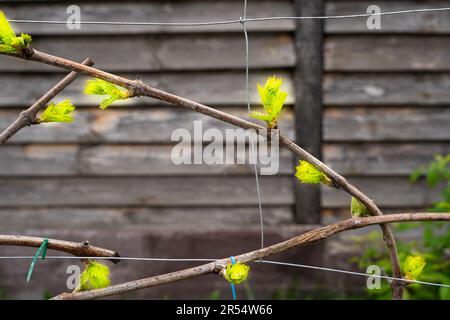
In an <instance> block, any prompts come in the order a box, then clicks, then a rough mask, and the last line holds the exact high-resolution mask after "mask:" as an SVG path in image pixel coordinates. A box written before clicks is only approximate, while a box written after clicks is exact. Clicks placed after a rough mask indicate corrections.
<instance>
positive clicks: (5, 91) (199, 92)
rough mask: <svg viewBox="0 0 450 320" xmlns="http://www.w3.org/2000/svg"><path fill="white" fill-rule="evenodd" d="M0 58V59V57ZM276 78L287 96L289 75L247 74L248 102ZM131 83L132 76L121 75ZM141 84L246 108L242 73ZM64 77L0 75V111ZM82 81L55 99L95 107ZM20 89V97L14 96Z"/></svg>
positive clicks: (170, 75)
mask: <svg viewBox="0 0 450 320" xmlns="http://www.w3.org/2000/svg"><path fill="white" fill-rule="evenodd" d="M0 58H1V57H0ZM273 74H276V75H277V76H279V77H282V78H283V79H284V83H283V89H284V90H286V91H288V92H289V93H292V92H294V91H293V90H292V78H291V76H290V72H286V71H283V70H270V71H260V72H256V71H255V72H251V75H250V84H251V88H250V89H251V92H250V93H251V94H250V101H251V102H252V103H253V104H255V105H260V100H259V95H258V92H257V90H256V83H257V82H265V80H266V78H267V77H269V76H271V75H273ZM122 75H124V76H126V77H129V78H131V79H135V78H136V74H127V73H125V74H122ZM139 76H141V78H142V80H143V81H145V82H147V83H148V84H150V85H152V86H155V87H156V88H158V89H162V90H165V91H168V92H171V93H175V94H177V95H180V96H182V97H184V98H189V99H193V100H196V101H198V102H202V103H205V104H208V105H244V104H246V93H245V73H244V72H236V71H214V72H180V73H176V72H164V73H140V74H139ZM63 77H64V74H48V73H42V74H41V73H31V74H18V73H0V84H1V86H0V107H13V106H20V107H24V106H27V105H30V104H32V103H33V102H34V101H35V100H36V99H37V98H39V97H40V96H41V95H42V94H44V93H45V92H46V91H47V90H48V89H49V88H51V87H52V86H53V85H54V84H55V83H57V82H58V81H60V80H61V79H62V78H63ZM86 79H87V78H86V77H80V78H79V79H77V80H75V81H74V83H73V84H71V85H70V86H69V87H68V88H66V89H65V90H64V92H62V93H61V94H60V95H59V96H58V100H59V99H65V98H71V99H72V101H73V103H74V104H75V105H76V106H97V105H99V103H100V101H101V99H100V98H98V97H93V96H88V95H85V94H83V89H84V86H85V82H86ZM18 88H20V94H18ZM293 102H294V97H293V94H290V96H288V98H287V104H292V103H293ZM158 104H159V105H161V102H160V101H158V100H156V99H150V98H144V97H142V98H135V99H131V100H127V101H126V102H125V103H123V102H122V103H117V104H115V105H117V106H123V105H141V106H142V105H144V106H147V105H158Z"/></svg>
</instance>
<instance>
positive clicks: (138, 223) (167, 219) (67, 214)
mask: <svg viewBox="0 0 450 320" xmlns="http://www.w3.org/2000/svg"><path fill="white" fill-rule="evenodd" d="M0 219H1V221H2V223H1V224H0V230H1V232H12V231H14V232H20V233H22V232H24V231H26V230H30V229H40V228H42V229H61V230H80V229H96V230H114V229H121V230H130V229H133V228H136V229H139V228H142V227H143V226H153V227H161V228H168V227H172V226H174V225H176V226H178V227H182V226H183V227H187V228H189V227H191V228H192V227H196V226H198V225H199V224H201V225H202V226H204V227H236V226H238V225H239V226H258V225H259V211H258V207H257V206H253V207H252V206H249V207H233V208H217V207H187V208H170V207H169V208H139V207H129V208H44V209H40V208H37V209H30V208H28V209H27V208H22V209H20V208H19V209H17V208H6V209H2V210H1V212H0ZM293 222H294V213H293V209H292V208H291V207H289V206H286V207H266V208H264V224H265V226H268V227H271V226H281V225H289V224H292V223H293Z"/></svg>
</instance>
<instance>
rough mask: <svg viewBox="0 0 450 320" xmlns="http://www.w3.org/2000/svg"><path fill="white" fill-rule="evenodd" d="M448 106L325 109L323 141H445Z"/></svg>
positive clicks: (447, 137) (448, 136) (449, 115)
mask: <svg viewBox="0 0 450 320" xmlns="http://www.w3.org/2000/svg"><path fill="white" fill-rule="evenodd" d="M449 123H450V109H449V108H421V109H415V108H406V107H405V108H376V109H373V108H371V109H369V108H346V109H342V108H328V109H327V110H326V111H325V119H324V136H325V139H326V140H327V141H405V140H410V141H411V140H417V141H432V140H434V141H439V140H441V141H449V140H450V129H449Z"/></svg>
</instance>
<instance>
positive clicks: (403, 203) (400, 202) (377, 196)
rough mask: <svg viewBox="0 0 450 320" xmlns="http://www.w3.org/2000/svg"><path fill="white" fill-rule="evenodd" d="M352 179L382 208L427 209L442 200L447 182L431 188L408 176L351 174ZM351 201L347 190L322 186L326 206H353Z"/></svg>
mask: <svg viewBox="0 0 450 320" xmlns="http://www.w3.org/2000/svg"><path fill="white" fill-rule="evenodd" d="M349 181H350V182H351V183H353V184H355V185H356V186H357V187H358V188H360V189H361V190H362V191H363V192H365V193H366V194H367V195H368V196H369V197H370V198H371V199H372V200H374V201H375V203H376V204H377V205H379V206H380V207H382V208H395V207H397V208H402V209H404V208H405V207H408V208H415V207H421V208H423V207H428V206H430V204H432V203H434V202H437V201H440V200H441V199H442V196H441V195H440V190H442V187H443V185H439V186H437V187H436V188H430V187H427V186H426V185H425V183H423V182H422V183H417V184H411V183H409V181H408V178H406V177H389V178H385V177H370V178H366V177H351V178H349ZM350 201H351V197H350V196H349V195H347V194H345V193H344V192H336V190H333V189H330V188H327V187H323V188H322V207H323V208H337V207H342V208H349V207H350Z"/></svg>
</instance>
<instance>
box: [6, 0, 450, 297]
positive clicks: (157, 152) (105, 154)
mask: <svg viewBox="0 0 450 320" xmlns="http://www.w3.org/2000/svg"><path fill="white" fill-rule="evenodd" d="M312 3H315V4H314V5H312ZM317 3H320V4H321V5H323V9H321V8H320V7H321V5H317ZM72 4H76V5H79V6H80V8H81V18H82V20H83V21H139V22H144V21H146V22H162V21H164V22H183V21H214V20H230V19H231V20H233V19H238V18H239V17H240V16H242V10H243V1H237V0H232V1H230V0H223V1H222V0H218V1H206V0H205V1H201V0H186V1H182V0H173V1H124V0H122V1H115V0H109V1H106V0H102V1H89V0H86V1H77V2H73V1H71V2H67V1H59V0H53V1H50V0H48V1H25V0H23V1H22V0H16V1H2V2H1V4H0V10H3V11H4V12H5V14H6V16H7V17H8V18H10V19H33V20H66V18H67V16H68V15H67V13H66V9H67V7H68V6H69V5H72ZM371 4H377V5H379V6H380V8H381V10H382V11H396V10H407V9H418V8H433V7H449V6H450V1H438V0H436V1H377V2H376V3H374V1H349V0H326V1H321V0H320V1H319V0H318V1H316V0H314V1H312V0H311V1H310V0H295V1H287V0H286V1H285V0H277V1H275V0H259V1H252V0H250V1H249V4H248V10H247V15H248V17H265V16H298V15H308V14H311V13H312V14H313V15H317V14H316V13H317V10H321V11H322V14H326V15H342V14H353V13H365V12H366V10H367V7H368V6H369V5H371ZM308 24H309V25H308ZM322 27H323V32H322V31H321V28H322ZM14 28H15V30H16V31H17V32H26V33H30V34H31V35H32V36H33V43H32V45H33V47H35V48H37V49H39V50H41V51H44V52H47V53H51V54H54V55H58V56H62V57H66V58H70V59H72V60H75V61H82V60H84V59H85V58H86V57H87V56H89V57H91V58H92V60H93V61H94V62H95V66H96V67H98V68H100V69H103V70H107V71H110V72H114V73H117V74H120V75H124V76H127V77H129V78H136V77H137V76H140V77H141V78H142V79H143V81H145V82H147V83H149V84H151V85H154V86H155V87H157V88H159V89H162V90H166V91H168V92H171V93H175V94H177V95H180V96H183V97H186V98H190V99H193V100H196V101H198V102H201V103H204V104H207V105H208V106H212V107H214V108H218V109H221V110H224V111H226V112H229V113H231V114H233V115H237V116H240V117H243V118H246V117H247V106H246V100H245V99H246V94H245V42H244V35H243V32H242V26H241V25H239V24H233V25H221V26H204V27H176V28H174V27H161V26H105V25H83V26H82V28H81V29H80V30H69V29H67V28H66V26H65V25H52V24H15V25H14ZM247 28H248V31H249V38H250V40H249V44H250V52H249V54H250V99H251V104H252V106H253V107H258V106H259V97H258V94H257V90H256V83H257V82H258V81H259V82H261V83H263V82H264V81H265V79H266V78H267V77H268V76H271V75H277V76H279V77H282V78H283V87H282V88H283V89H284V90H285V91H287V92H288V93H289V97H288V103H287V104H288V107H287V108H286V109H287V111H286V112H285V113H284V114H283V116H282V118H281V121H280V129H281V131H282V132H284V133H285V134H286V135H288V136H290V137H292V138H293V139H296V140H297V141H298V142H299V144H301V145H302V146H304V147H306V148H307V149H309V150H311V152H313V153H315V154H316V155H319V156H321V157H322V159H323V160H324V161H325V162H326V163H328V164H329V165H330V166H331V167H332V168H334V169H335V170H337V171H338V172H340V173H342V174H343V175H345V176H347V177H348V178H349V180H350V181H351V182H353V183H354V184H356V185H357V186H358V187H360V188H361V189H362V190H363V191H364V192H365V193H367V194H368V195H369V196H370V197H371V198H372V199H374V201H375V202H376V203H377V204H378V205H379V206H380V207H381V208H382V209H384V210H385V211H386V212H393V211H395V212H414V211H424V210H425V209H427V208H430V207H432V206H433V205H434V204H436V203H437V202H439V201H442V199H443V195H441V191H442V189H443V186H445V181H444V180H445V178H444V176H445V167H446V166H447V164H446V163H445V164H444V165H442V163H441V167H442V168H441V169H442V170H443V171H442V170H441V171H439V172H440V176H439V178H438V179H437V180H436V179H435V180H430V179H428V183H429V184H430V185H432V186H433V185H434V187H431V186H430V185H429V184H427V181H426V179H423V178H418V179H413V180H417V182H415V183H412V182H411V181H410V179H409V175H410V174H411V173H412V172H413V171H414V170H415V169H416V168H417V167H419V166H420V165H426V164H427V163H429V162H430V161H432V160H433V159H434V157H435V155H436V154H441V155H444V156H445V155H446V154H448V153H449V152H450V126H449V123H450V59H449V58H450V46H449V43H450V42H449V35H450V12H448V11H446V12H434V13H433V12H429V13H420V14H407V15H397V16H384V17H382V18H381V29H380V30H369V29H368V28H367V26H366V19H365V18H358V19H339V20H327V21H326V22H324V23H323V26H322V22H320V21H316V22H311V21H309V22H302V23H295V22H293V21H288V20H279V21H265V22H253V23H247ZM305 31H306V32H305ZM310 31H311V32H310ZM305 48H307V49H308V48H312V49H314V48H321V50H320V51H321V52H317V50H316V51H314V50H309V51H310V52H309V53H308V50H307V49H306V50H305ZM322 55H323V61H322V60H321V56H322ZM310 74H313V75H315V76H313V77H312V78H309V75H310ZM64 75H65V72H64V71H62V70H60V69H57V68H53V67H49V66H44V65H42V64H38V63H32V62H26V61H21V60H18V59H14V58H10V57H5V56H1V57H0V84H1V85H0V129H1V130H3V129H4V128H6V127H7V125H8V124H10V123H11V122H12V121H13V120H14V119H15V118H16V117H17V115H18V114H19V113H20V111H21V110H23V109H25V108H27V107H28V106H29V105H31V104H32V103H33V102H34V101H35V100H36V99H37V98H39V97H40V96H41V95H42V94H43V93H45V92H46V91H47V90H48V89H49V88H51V87H52V86H53V85H54V84H56V83H57V82H58V81H59V80H60V79H61V78H63V77H64ZM85 81H86V78H85V77H80V79H78V80H77V81H75V82H74V83H73V84H72V85H71V86H70V87H68V88H67V89H66V90H65V91H64V92H63V93H62V94H60V95H59V96H58V97H57V98H56V99H55V101H56V102H58V101H61V100H63V99H65V98H70V99H71V100H72V103H73V104H74V105H76V106H77V112H76V115H75V120H74V122H73V123H72V124H47V125H40V126H35V127H31V128H26V129H24V130H22V131H21V132H20V133H18V134H17V135H16V136H14V137H13V139H11V140H10V141H9V143H7V145H5V146H2V147H1V149H0V176H1V177H0V195H1V196H0V233H2V234H27V235H34V236H42V237H52V238H60V239H65V240H72V241H77V242H82V241H84V240H89V241H90V243H91V244H94V245H98V246H102V247H106V248H109V249H112V250H117V251H118V252H119V253H120V254H121V255H122V256H137V257H167V258H222V257H225V256H229V255H237V254H239V253H243V252H245V251H249V250H253V249H257V248H258V247H259V245H260V235H259V211H258V202H257V196H256V187H255V177H254V175H253V166H251V165H250V166H248V165H214V166H211V165H195V166H194V165H181V166H176V165H174V164H172V162H171V160H170V154H171V150H172V147H173V144H174V143H173V142H171V139H170V138H171V134H172V132H173V131H174V130H175V129H178V128H186V129H188V130H191V129H192V127H193V121H194V120H202V121H203V129H204V130H206V129H207V128H213V127H214V128H219V129H221V130H225V129H226V128H232V127H231V126H228V125H226V124H224V123H221V122H219V121H216V120H214V119H211V118H207V117H204V116H202V115H199V114H196V113H194V112H190V111H187V110H184V109H180V108H177V107H173V106H170V105H165V104H163V103H161V102H159V101H157V100H152V99H146V98H138V99H133V100H132V101H127V102H126V103H122V104H121V103H117V104H115V105H114V106H112V107H110V108H109V109H108V110H106V111H101V110H99V109H98V104H99V99H96V98H93V97H89V96H86V95H83V86H84V83H85ZM308 81H312V82H313V83H315V86H314V88H315V90H314V91H311V90H310V91H307V92H306V89H305V88H308V86H307V85H308ZM305 92H306V93H305ZM308 98H311V99H312V100H311V101H312V102H311V104H309V103H305V102H307V101H309V100H308ZM317 115H319V116H317ZM296 133H297V134H296ZM300 133H301V134H300ZM295 164H296V159H294V158H293V157H292V156H291V154H289V153H288V152H286V150H281V152H280V172H279V173H278V174H277V175H275V176H263V177H261V178H260V184H261V193H262V203H263V214H264V223H265V232H266V244H272V243H275V242H278V241H281V240H283V239H286V238H288V237H291V236H293V235H296V234H298V233H300V232H303V231H305V230H308V229H311V228H313V227H314V225H317V224H319V223H330V222H334V221H338V220H342V219H345V218H349V217H350V213H349V204H350V197H349V196H347V195H346V194H345V193H343V192H340V191H336V190H331V189H326V188H323V189H322V190H318V189H315V188H313V187H310V186H308V187H306V188H307V189H305V187H304V186H299V183H298V182H297V181H296V179H295V177H294V171H295V168H294V167H295ZM427 169H428V168H424V172H426V171H427ZM443 172H444V173H443ZM415 177H416V178H417V177H419V175H418V174H416V176H415ZM447 196H448V195H447ZM444 200H445V199H444ZM447 201H448V200H447ZM441 211H442V210H441ZM427 226H429V225H427ZM427 226H425V228H428V227H427ZM437 227H439V226H437ZM437 227H436V228H437ZM372 230H374V231H376V232H377V233H376V234H374V233H369V234H367V233H366V231H365V232H364V233H363V232H361V231H359V232H356V231H355V232H351V233H348V234H346V235H342V236H336V237H334V238H332V239H330V240H327V241H325V242H321V243H317V244H314V245H311V246H307V247H301V248H298V249H294V250H292V251H290V252H288V253H286V254H283V255H279V256H276V257H274V259H276V260H282V261H289V262H293V263H302V264H311V265H317V266H326V267H334V268H343V269H346V270H350V269H353V270H358V271H363V272H364V271H365V267H366V266H367V265H368V264H370V263H381V264H382V263H384V262H385V260H383V259H384V257H385V252H384V251H383V250H382V249H381V248H382V240H381V239H380V238H379V237H378V236H377V234H378V229H376V228H375V229H372ZM402 230H403V232H401V235H400V238H402V239H403V238H404V239H405V240H404V243H405V244H406V243H409V242H408V241H410V240H411V239H416V238H417V237H418V238H417V239H418V241H415V244H414V245H411V246H412V247H411V246H407V247H406V248H403V247H402V248H401V249H402V250H404V252H409V251H411V250H419V251H420V252H425V251H426V252H428V251H430V252H431V251H432V252H433V254H434V255H435V256H434V257H435V258H436V257H438V258H439V261H444V262H445V261H447V264H444V265H443V266H441V269H440V270H439V272H440V274H441V278H439V279H434V280H435V281H441V282H444V281H446V278H445V277H446V274H448V272H447V271H448V270H449V269H448V268H449V267H448V260H449V255H450V254H449V252H448V249H447V248H448V245H447V244H450V240H449V239H450V236H448V233H446V232H444V233H442V234H443V235H444V236H445V235H447V238H446V239H447V240H446V241H448V242H447V243H445V242H442V241H444V240H442V241H441V242H440V243H441V244H442V243H444V244H443V245H439V246H438V247H439V248H435V247H433V248H432V249H430V248H429V247H427V243H426V239H425V240H423V239H422V233H421V232H422V231H421V230H412V231H411V230H409V228H406V227H404V228H403V229H402ZM405 230H407V231H405ZM433 230H435V229H433ZM368 237H369V238H370V239H369V240H370V241H371V243H373V246H371V245H366V244H365V240H364V239H366V238H368ZM428 240H430V241H431V238H430V236H429V238H428ZM428 244H429V243H428ZM427 250H428V251H427ZM446 250H447V251H446ZM35 252H36V250H35V249H27V248H12V247H3V248H0V255H2V256H5V255H33V254H34V253H35ZM51 254H55V253H54V252H51ZM355 257H356V258H355ZM361 257H363V259H360V258H361ZM438 258H436V259H438ZM74 263H77V262H76V261H75V260H69V261H65V260H64V261H63V260H58V261H55V260H52V261H50V260H45V261H38V263H37V267H36V269H35V272H34V276H33V280H32V282H31V283H29V284H27V283H26V282H25V279H26V272H27V270H28V266H29V261H22V260H1V261H0V297H1V298H4V299H23V298H31V299H43V298H46V297H49V296H52V295H55V294H57V293H60V292H63V291H68V289H67V288H66V279H67V277H68V274H66V268H67V266H69V265H70V264H74ZM78 264H79V265H81V263H78ZM193 265H195V264H194V263H173V262H170V263H169V262H132V261H122V262H121V263H120V264H119V265H117V266H113V265H111V266H110V267H111V273H112V282H113V283H120V282H123V281H128V280H135V279H138V278H142V277H148V276H152V275H157V274H160V273H165V272H169V271H174V270H178V269H181V268H185V267H188V266H193ZM251 267H252V271H251V276H250V279H249V281H248V284H247V285H246V286H240V287H239V292H238V295H239V297H240V298H242V299H244V298H249V299H251V298H254V297H256V298H259V299H262V298H280V299H288V298H294V299H306V298H334V299H336V298H349V297H350V298H373V297H378V298H379V297H385V296H383V294H385V293H386V292H385V291H383V290H381V291H380V292H377V293H376V294H375V295H374V293H373V292H371V293H370V292H366V290H365V284H366V279H365V278H358V277H354V276H348V275H340V274H330V273H326V272H323V271H313V270H304V269H298V268H289V267H282V266H269V265H259V264H252V265H251ZM386 269H388V266H386ZM429 273H430V274H436V270H429ZM447 280H448V278H447ZM449 282H450V281H448V282H447V283H449ZM413 289H414V288H413ZM413 289H411V294H410V297H411V298H413V297H415V296H414V290H413ZM433 290H434V291H433ZM433 290H431V291H430V293H429V296H427V297H429V298H445V294H447V293H446V292H444V293H441V292H440V291H439V289H433ZM230 295H231V293H230V292H229V286H228V284H227V282H225V281H224V280H223V279H220V278H219V277H217V276H207V277H203V278H200V279H194V280H188V281H184V282H179V283H177V284H172V285H167V286H161V287H156V288H151V289H146V290H141V291H138V292H134V293H132V294H128V295H124V296H121V297H120V298H124V299H131V298H144V299H175V298H181V299H183V298H184V299H191V298H196V299H215V298H225V299H228V298H230ZM416 297H418V296H416ZM116 298H117V297H116ZM420 298H426V297H420Z"/></svg>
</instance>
